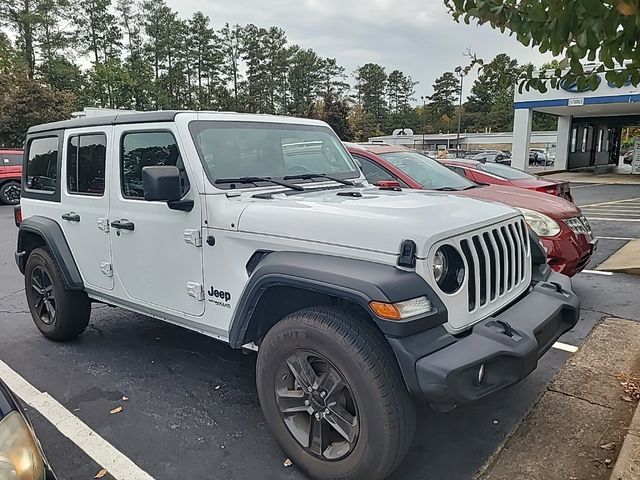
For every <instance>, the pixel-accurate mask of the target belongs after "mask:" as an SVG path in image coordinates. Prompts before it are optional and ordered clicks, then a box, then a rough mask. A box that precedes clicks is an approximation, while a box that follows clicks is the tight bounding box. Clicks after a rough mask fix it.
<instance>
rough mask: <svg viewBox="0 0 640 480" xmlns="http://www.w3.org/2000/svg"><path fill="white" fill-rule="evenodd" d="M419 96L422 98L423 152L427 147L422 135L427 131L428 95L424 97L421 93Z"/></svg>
mask: <svg viewBox="0 0 640 480" xmlns="http://www.w3.org/2000/svg"><path fill="white" fill-rule="evenodd" d="M420 98H421V99H422V120H423V122H422V150H423V152H424V151H426V150H427V147H426V146H425V144H424V136H425V134H426V133H427V100H428V99H429V97H425V96H424V95H423V96H421V97H420Z"/></svg>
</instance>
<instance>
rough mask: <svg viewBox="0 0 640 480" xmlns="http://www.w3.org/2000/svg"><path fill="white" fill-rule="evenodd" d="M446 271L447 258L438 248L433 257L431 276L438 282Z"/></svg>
mask: <svg viewBox="0 0 640 480" xmlns="http://www.w3.org/2000/svg"><path fill="white" fill-rule="evenodd" d="M446 271H447V259H446V258H445V256H444V253H443V252H442V248H439V249H438V251H437V252H436V254H435V256H434V257H433V277H434V278H435V279H436V282H440V279H441V278H442V276H443V275H444V274H445V273H446Z"/></svg>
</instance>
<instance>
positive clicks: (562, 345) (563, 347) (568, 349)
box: [553, 342, 578, 353]
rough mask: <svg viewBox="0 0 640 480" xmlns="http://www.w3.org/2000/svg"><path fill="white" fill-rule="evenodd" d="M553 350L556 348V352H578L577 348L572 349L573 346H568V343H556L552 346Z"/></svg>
mask: <svg viewBox="0 0 640 480" xmlns="http://www.w3.org/2000/svg"><path fill="white" fill-rule="evenodd" d="M553 348H557V349H558V350H564V351H565V352H570V353H576V352H577V351H578V347H574V346H573V345H569V344H568V343H562V342H556V343H554V344H553Z"/></svg>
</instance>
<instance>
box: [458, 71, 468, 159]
mask: <svg viewBox="0 0 640 480" xmlns="http://www.w3.org/2000/svg"><path fill="white" fill-rule="evenodd" d="M455 72H456V75H458V76H459V77H460V91H459V92H458V95H459V97H460V102H459V105H458V136H457V138H456V158H458V157H459V156H460V129H461V128H462V86H463V81H464V77H465V76H466V75H467V74H468V73H469V72H468V71H467V69H466V68H463V67H456V70H455Z"/></svg>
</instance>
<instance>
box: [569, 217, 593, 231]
mask: <svg viewBox="0 0 640 480" xmlns="http://www.w3.org/2000/svg"><path fill="white" fill-rule="evenodd" d="M564 222H565V223H566V224H567V226H568V227H569V228H570V229H571V231H572V232H573V233H575V234H576V235H581V234H582V235H592V231H591V225H590V224H589V220H587V217H585V216H584V215H580V216H579V217H573V218H567V219H566V220H565V221H564Z"/></svg>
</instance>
